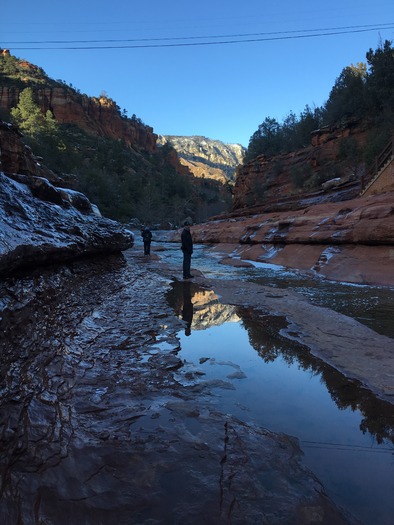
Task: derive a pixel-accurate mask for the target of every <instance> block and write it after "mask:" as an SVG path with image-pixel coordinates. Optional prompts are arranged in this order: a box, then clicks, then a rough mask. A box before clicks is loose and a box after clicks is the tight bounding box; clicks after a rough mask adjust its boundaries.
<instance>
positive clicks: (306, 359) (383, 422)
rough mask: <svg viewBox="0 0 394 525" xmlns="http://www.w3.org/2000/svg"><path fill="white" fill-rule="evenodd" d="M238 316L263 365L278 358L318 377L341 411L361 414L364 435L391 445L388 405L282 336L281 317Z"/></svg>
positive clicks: (393, 432)
mask: <svg viewBox="0 0 394 525" xmlns="http://www.w3.org/2000/svg"><path fill="white" fill-rule="evenodd" d="M237 314H238V315H239V316H240V318H241V319H242V324H243V326H244V327H245V329H246V331H247V332H248V335H249V341H250V344H251V345H252V346H253V348H254V349H255V350H256V351H257V352H258V354H259V355H260V356H261V357H262V359H263V360H264V361H265V362H273V361H275V359H276V358H277V357H281V358H282V359H283V360H284V361H285V362H286V363H287V364H289V365H292V364H294V363H297V364H298V366H299V367H300V369H302V370H305V371H309V372H310V371H312V372H313V374H314V375H320V376H321V378H322V381H323V382H324V384H325V385H326V387H327V390H328V392H329V393H330V395H331V398H332V399H333V401H334V402H335V404H336V405H337V407H338V408H339V409H340V410H345V409H346V408H351V409H352V410H359V411H360V412H361V413H362V414H363V416H364V419H363V420H362V421H361V424H360V430H361V431H362V432H363V433H364V434H365V433H366V432H369V433H370V434H371V435H373V436H374V437H375V438H376V441H377V442H378V443H382V442H383V440H384V439H389V440H390V441H391V442H392V443H394V407H393V406H392V405H391V404H390V403H388V402H386V401H382V400H380V399H378V398H376V397H375V396H374V395H373V394H372V393H371V392H370V391H369V390H367V389H366V388H363V387H362V385H361V383H360V382H359V381H356V380H351V379H347V378H346V377H345V376H344V375H342V374H341V373H340V372H338V371H337V370H335V369H334V368H332V367H330V366H329V365H327V364H326V363H324V362H323V361H321V360H320V359H318V358H316V357H314V356H313V355H312V354H311V353H310V352H309V350H308V348H307V347H306V346H304V345H302V344H301V343H298V342H297V341H293V340H291V339H289V338H287V337H285V335H282V334H281V333H280V332H281V330H285V329H287V328H288V323H287V321H286V319H285V318H284V317H282V316H274V315H268V314H267V313H265V312H263V311H258V310H254V309H251V308H237Z"/></svg>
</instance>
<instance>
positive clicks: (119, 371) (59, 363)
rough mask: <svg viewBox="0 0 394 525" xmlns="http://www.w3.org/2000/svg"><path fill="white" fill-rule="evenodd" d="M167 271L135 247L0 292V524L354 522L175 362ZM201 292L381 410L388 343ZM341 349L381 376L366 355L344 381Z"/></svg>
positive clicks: (283, 297) (315, 313) (274, 294)
mask: <svg viewBox="0 0 394 525" xmlns="http://www.w3.org/2000/svg"><path fill="white" fill-rule="evenodd" d="M164 250H165V248H164ZM178 273H179V268H176V267H174V266H173V265H171V263H170V262H169V261H168V260H167V259H166V258H165V257H163V256H162V253H161V252H159V251H157V252H155V254H154V255H153V256H152V257H150V258H144V257H143V256H141V255H140V252H139V251H138V250H137V249H136V248H133V249H131V250H128V251H126V252H124V255H119V256H117V255H110V256H106V257H101V258H100V259H98V258H95V259H90V260H80V261H74V262H69V263H68V264H67V265H62V266H58V267H47V268H45V269H44V270H43V269H41V270H37V271H35V272H33V273H29V274H19V275H14V276H13V277H8V278H4V279H3V280H2V282H1V291H0V301H1V310H2V313H1V326H0V328H1V341H0V342H1V390H0V404H1V411H0V414H1V416H0V418H1V419H0V425H1V426H0V439H1V464H0V467H1V493H0V495H1V497H0V519H1V523H4V524H6V525H14V524H23V525H28V524H33V523H34V524H36V523H46V524H54V525H63V524H70V523H89V524H90V523H92V524H93V523H94V524H105V525H107V524H113V523H115V522H116V523H120V524H126V523H127V524H131V523H133V524H134V523H135V524H137V523H138V524H142V523H146V524H148V523H149V524H154V523H160V524H163V523H168V524H175V523H188V524H194V523H195V524H200V523H202V522H205V523H212V524H217V523H234V524H235V523H261V524H264V523H266V524H270V525H274V524H277V523H278V524H279V523H281V524H283V523H287V524H292V525H293V524H317V523H319V524H330V525H335V524H345V523H359V522H358V521H357V520H356V519H355V518H352V517H351V516H350V515H349V514H348V513H347V512H345V511H343V510H341V509H340V508H338V506H337V505H336V504H335V503H334V502H333V501H332V500H330V498H329V497H328V496H327V494H326V491H325V489H324V486H323V485H322V484H321V482H320V481H319V480H318V479H317V477H316V476H315V475H314V473H313V472H311V471H310V470H308V468H307V467H306V466H305V464H304V462H303V455H302V450H301V446H300V443H299V442H298V440H297V439H296V438H294V437H291V436H288V435H286V434H282V433H275V432H272V431H271V430H270V429H266V428H264V427H262V426H259V425H254V424H247V423H245V422H242V421H240V420H239V419H237V418H236V417H234V416H232V415H231V414H229V413H226V412H223V411H221V410H220V407H218V405H217V404H216V403H213V402H212V400H213V398H214V391H215V389H220V388H226V385H225V384H224V383H223V384H221V382H220V381H219V380H218V381H206V380H204V377H203V375H202V374H201V372H200V371H198V370H194V371H191V370H190V368H189V367H187V366H185V363H184V361H183V360H182V359H181V358H180V356H179V353H180V342H179V337H178V333H179V331H180V330H182V329H184V328H185V323H186V321H185V320H182V319H180V317H179V316H177V315H175V312H174V310H173V308H172V307H171V306H170V305H169V303H168V301H167V300H166V295H168V291H169V289H170V284H171V282H174V280H176V275H177V274H178ZM195 273H198V272H195ZM174 276H175V277H174ZM196 281H197V284H196V285H198V286H201V287H202V288H203V289H213V290H215V292H216V293H218V294H219V295H220V296H221V300H222V302H223V303H228V304H239V305H243V306H244V307H250V308H252V310H250V311H251V312H252V311H259V312H260V314H262V313H263V312H266V311H270V312H271V313H272V312H275V313H278V314H280V315H281V316H282V317H283V318H287V319H288V323H289V327H290V328H288V329H287V338H293V339H294V340H298V341H301V340H302V341H304V343H305V342H308V348H309V349H312V350H313V351H314V352H315V354H316V355H317V356H318V357H319V358H321V359H322V360H325V361H327V362H330V361H333V362H334V366H335V367H336V368H337V369H338V370H341V371H342V372H343V373H345V374H346V373H348V372H349V373H351V374H353V377H356V378H357V379H359V380H360V381H361V382H362V385H363V384H364V385H365V386H366V387H368V388H370V389H371V390H372V391H373V392H375V394H376V395H377V396H380V397H381V399H382V401H381V403H386V404H385V405H384V406H385V410H390V409H389V408H387V407H390V406H391V404H390V403H391V402H392V399H393V398H392V390H391V387H392V385H393V382H392V377H393V376H392V371H393V370H394V366H393V362H392V359H393V357H392V356H393V354H392V353H391V356H390V355H387V352H388V351H390V350H392V348H393V347H392V340H390V339H389V338H386V337H384V336H379V335H378V334H375V333H374V332H372V331H371V330H368V329H365V330H364V329H363V327H361V331H360V325H359V324H358V323H356V322H355V321H351V320H350V321H347V320H346V318H343V316H336V315H335V314H332V315H333V317H331V318H330V319H327V318H326V315H325V314H326V311H324V312H320V311H319V309H316V308H312V307H308V306H307V305H306V301H305V300H303V299H301V298H299V297H298V298H297V296H296V295H295V294H291V293H287V292H280V293H278V291H273V290H268V289H266V288H264V287H259V288H258V289H257V291H256V287H254V288H253V290H251V289H249V288H248V285H245V283H238V284H237V282H235V281H234V282H232V283H230V282H226V283H223V282H219V281H215V280H212V279H205V278H204V277H203V276H200V277H197V278H196ZM240 284H242V286H240ZM322 313H324V317H325V319H326V320H325V322H324V323H323V322H322V317H321V314H322ZM254 317H256V316H254ZM257 317H258V316H257ZM339 322H342V323H344V324H342V325H341V328H343V332H342V331H341V335H340V336H337V337H336V336H335V334H334V333H333V330H332V329H331V328H330V323H339ZM331 326H332V324H331ZM282 328H283V327H282V326H280V325H278V327H277V330H278V332H279V331H280V330H281V329H282ZM345 334H347V335H345ZM335 337H336V339H335V348H336V351H335V355H333V352H332V351H331V353H330V348H331V349H332V347H333V345H332V344H328V341H331V342H332V339H333V338H335ZM351 341H352V344H353V346H351V347H350V352H348V354H353V353H354V352H355V351H356V347H357V344H359V345H362V346H363V347H364V348H365V352H364V354H363V355H364V357H363V359H364V360H365V363H366V362H367V360H369V365H370V364H371V363H373V364H374V366H375V364H376V366H378V365H379V366H380V367H381V368H379V367H378V368H376V374H375V373H374V374H372V377H371V375H369V376H368V377H363V373H365V372H366V369H365V368H363V367H362V359H360V360H358V361H359V362H358V363H357V364H358V368H357V369H356V370H355V371H354V370H353V368H352V367H353V365H354V360H353V361H351V362H350V361H346V360H345V362H343V361H341V362H340V361H339V356H340V354H344V353H345V349H346V348H347V346H348V344H349V342H351ZM309 343H310V344H309ZM341 350H342V351H341ZM375 351H376V352H375ZM371 352H375V353H373V355H371ZM335 359H338V361H337V362H335ZM349 359H350V357H349ZM369 365H368V366H369ZM367 368H368V367H367ZM368 369H369V368H368ZM373 370H375V368H373ZM378 378H379V380H378ZM380 378H381V379H380ZM365 399H367V398H365ZM372 399H377V398H376V397H375V396H372ZM384 400H386V401H384ZM387 400H388V401H390V403H387ZM370 402H371V401H367V400H366V401H365V403H366V404H369V403H370ZM378 402H379V401H378ZM387 432H390V430H389V429H387Z"/></svg>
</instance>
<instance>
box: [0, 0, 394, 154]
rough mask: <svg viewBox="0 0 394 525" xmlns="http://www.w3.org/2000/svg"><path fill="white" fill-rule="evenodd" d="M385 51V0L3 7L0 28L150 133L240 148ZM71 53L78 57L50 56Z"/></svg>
mask: <svg viewBox="0 0 394 525" xmlns="http://www.w3.org/2000/svg"><path fill="white" fill-rule="evenodd" d="M328 33H337V34H330V35H329V34H328ZM235 35H237V36H235ZM312 35H320V36H312ZM386 39H388V40H394V3H393V1H392V0H376V1H375V2H371V0H331V1H330V2H326V3H322V2H316V0H313V1H312V0H298V1H297V2H295V1H294V0H276V1H275V2H267V1H265V0H244V1H243V2H240V1H236V0H223V1H222V0H220V1H215V0H211V1H207V0H199V1H198V2H189V1H187V0H175V1H171V0H168V1H167V2H163V1H162V0H160V1H159V0H149V1H145V2H144V1H143V0H138V1H134V0H128V1H126V0H124V1H120V0H112V2H107V1H106V2H103V1H102V0H94V1H92V0H80V1H78V2H77V1H75V0H69V1H68V2H60V1H58V0H50V1H49V0H38V1H37V2H31V1H30V0H20V1H19V2H11V1H9V0H7V1H6V2H5V3H4V5H2V8H1V25H0V47H1V48H7V49H10V51H11V53H12V54H13V55H15V56H17V57H19V58H25V59H26V60H28V61H29V62H32V63H33V64H36V65H38V66H40V67H42V68H43V69H44V70H45V72H46V73H47V74H48V75H49V76H50V77H52V78H54V79H62V80H64V81H66V82H67V83H68V84H72V85H73V86H74V87H76V88H78V89H79V90H80V91H81V92H82V93H86V94H87V95H89V96H98V95H100V94H101V93H102V92H105V93H106V94H107V96H109V97H110V98H112V99H114V100H115V101H116V103H117V104H118V105H119V106H120V108H121V109H122V110H123V109H126V110H127V113H128V115H129V116H131V115H133V114H135V115H136V116H137V117H139V118H140V119H142V121H143V122H145V124H148V125H149V126H152V127H153V128H154V131H155V132H156V133H159V134H162V135H186V136H189V135H203V136H205V137H208V138H211V139H217V140H221V141H223V142H226V143H241V144H243V145H244V146H247V145H248V143H249V139H250V137H251V135H252V134H253V133H254V132H255V131H256V130H257V128H258V126H259V124H261V123H262V122H263V121H264V119H265V118H266V117H267V116H270V117H274V118H276V119H277V120H278V121H280V122H281V121H282V120H283V118H285V117H286V115H287V114H288V113H289V112H290V110H292V111H293V112H295V113H296V114H297V115H298V114H299V113H300V112H301V111H302V110H303V109H304V107H305V105H306V104H309V105H310V106H311V107H313V106H314V105H316V106H320V105H322V104H323V103H324V102H325V101H326V100H327V97H328V95H329V92H330V90H331V88H332V86H333V84H334V82H335V80H336V78H337V77H338V76H339V74H340V73H341V71H342V69H343V68H344V67H345V66H348V65H350V64H355V63H356V62H365V55H366V52H367V51H368V50H369V49H370V48H372V49H374V50H375V49H376V48H377V47H378V46H379V44H380V42H382V41H384V40H386ZM240 40H244V41H243V42H240ZM246 40H249V41H248V42H247V41H246ZM50 41H52V42H54V41H55V42H56V43H49V42H50ZM60 41H61V43H60ZM234 41H235V42H234ZM222 42H231V43H222ZM185 44H187V45H185ZM196 44H204V45H196ZM88 46H89V47H91V48H92V49H86V47H88ZM125 46H129V47H125ZM131 46H138V47H131ZM141 46H143V47H141ZM149 46H155V47H149ZM67 47H74V48H78V47H79V48H80V47H84V48H85V49H53V48H67ZM34 48H40V49H34ZM97 48H102V49H97Z"/></svg>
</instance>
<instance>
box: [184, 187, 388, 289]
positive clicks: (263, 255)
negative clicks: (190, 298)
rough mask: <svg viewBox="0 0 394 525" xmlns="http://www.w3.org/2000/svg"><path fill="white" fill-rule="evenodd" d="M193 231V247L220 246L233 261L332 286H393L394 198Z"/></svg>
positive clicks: (211, 224) (259, 217) (323, 206)
mask: <svg viewBox="0 0 394 525" xmlns="http://www.w3.org/2000/svg"><path fill="white" fill-rule="evenodd" d="M192 230H193V238H194V241H195V242H200V243H211V244H218V245H220V246H219V248H218V249H219V250H221V251H223V252H224V253H227V254H228V255H231V259H230V260H232V261H234V260H235V261H236V260H237V259H244V260H248V259H250V260H253V261H260V262H270V263H274V264H278V265H284V266H288V267H292V268H299V269H301V270H308V271H311V272H313V273H315V274H318V275H322V276H324V277H327V278H330V279H334V280H343V281H348V282H354V283H368V284H384V285H390V286H392V285H394V272H393V262H394V194H393V193H384V194H382V195H379V196H373V197H365V198H357V199H353V200H348V201H346V202H336V203H326V204H321V205H316V206H310V207H308V208H305V209H303V210H295V211H292V212H291V211H288V212H273V213H265V214H256V215H253V216H244V217H238V218H237V217H232V218H226V219H217V220H213V221H211V222H207V223H205V224H201V225H197V226H194V227H193V228H192ZM227 262H229V261H228V260H227Z"/></svg>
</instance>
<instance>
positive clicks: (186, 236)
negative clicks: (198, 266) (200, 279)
mask: <svg viewBox="0 0 394 525" xmlns="http://www.w3.org/2000/svg"><path fill="white" fill-rule="evenodd" d="M190 224H191V222H190V221H188V220H186V221H185V222H184V224H183V230H182V233H181V242H182V251H183V278H184V279H193V276H192V274H191V273H190V263H191V260H192V253H193V239H192V234H191V233H190Z"/></svg>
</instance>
